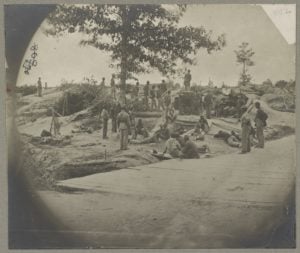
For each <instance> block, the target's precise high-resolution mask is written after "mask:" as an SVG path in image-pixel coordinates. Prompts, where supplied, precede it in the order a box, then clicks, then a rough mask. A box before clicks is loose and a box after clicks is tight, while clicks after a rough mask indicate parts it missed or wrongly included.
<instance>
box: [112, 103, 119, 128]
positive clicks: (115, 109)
mask: <svg viewBox="0 0 300 253" xmlns="http://www.w3.org/2000/svg"><path fill="white" fill-rule="evenodd" d="M118 113H119V111H118V107H117V104H116V103H115V102H114V103H113V104H112V106H111V108H110V117H111V131H112V132H113V133H116V132H117V116H118Z"/></svg>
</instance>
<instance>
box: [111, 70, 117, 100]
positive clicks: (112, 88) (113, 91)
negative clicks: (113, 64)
mask: <svg viewBox="0 0 300 253" xmlns="http://www.w3.org/2000/svg"><path fill="white" fill-rule="evenodd" d="M110 87H111V95H112V96H113V98H114V99H116V83H115V75H114V74H112V76H111V79H110Z"/></svg>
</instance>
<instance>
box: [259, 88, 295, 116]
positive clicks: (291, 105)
mask: <svg viewBox="0 0 300 253" xmlns="http://www.w3.org/2000/svg"><path fill="white" fill-rule="evenodd" d="M261 99H262V100H264V101H266V102H267V103H268V105H269V106H270V107H271V108H272V109H274V110H277V111H282V112H295V96H294V95H292V94H289V93H283V94H282V92H280V91H279V92H278V93H277V94H276V93H271V94H265V95H263V96H262V97H261Z"/></svg>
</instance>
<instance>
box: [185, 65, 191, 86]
mask: <svg viewBox="0 0 300 253" xmlns="http://www.w3.org/2000/svg"><path fill="white" fill-rule="evenodd" d="M191 80H192V75H191V71H190V70H188V72H187V73H186V74H185V76H184V87H185V90H190V86H191Z"/></svg>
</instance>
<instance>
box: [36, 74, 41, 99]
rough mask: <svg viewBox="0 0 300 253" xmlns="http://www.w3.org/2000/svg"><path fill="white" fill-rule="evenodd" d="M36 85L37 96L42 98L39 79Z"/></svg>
mask: <svg viewBox="0 0 300 253" xmlns="http://www.w3.org/2000/svg"><path fill="white" fill-rule="evenodd" d="M37 84H38V86H37V92H38V96H39V97H41V96H42V80H41V78H40V77H39V80H38V82H37Z"/></svg>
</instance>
